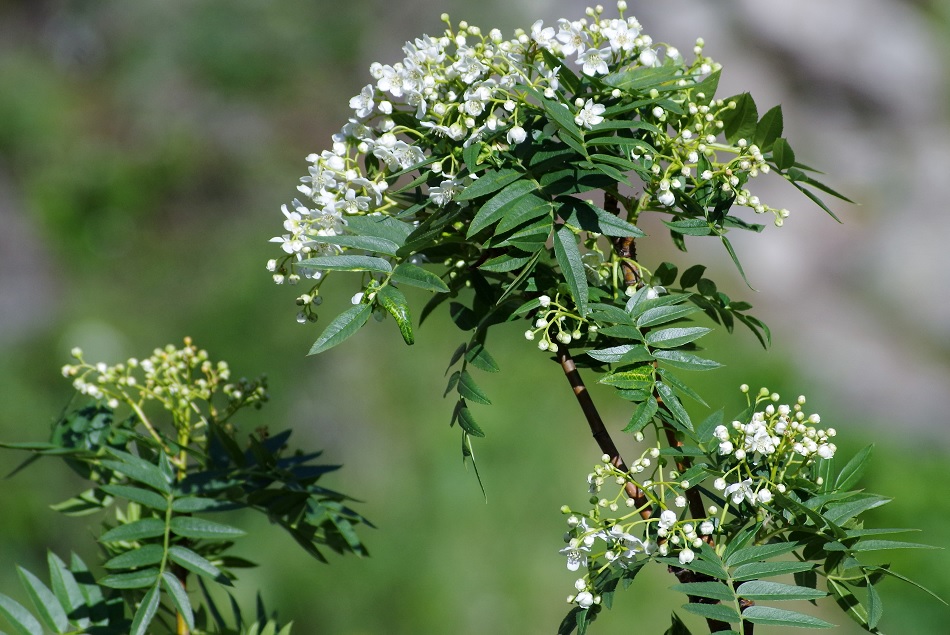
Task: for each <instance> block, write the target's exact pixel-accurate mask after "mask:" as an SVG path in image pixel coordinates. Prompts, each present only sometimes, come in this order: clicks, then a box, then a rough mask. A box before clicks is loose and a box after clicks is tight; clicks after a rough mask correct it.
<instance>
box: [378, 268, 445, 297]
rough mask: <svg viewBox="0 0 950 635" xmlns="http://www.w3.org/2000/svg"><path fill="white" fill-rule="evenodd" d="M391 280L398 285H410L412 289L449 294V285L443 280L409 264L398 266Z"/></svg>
mask: <svg viewBox="0 0 950 635" xmlns="http://www.w3.org/2000/svg"><path fill="white" fill-rule="evenodd" d="M390 280H392V281H393V282H395V283H397V284H408V285H409V286H411V287H418V288H419V289H426V290H428V291H437V292H438V293H448V291H449V287H448V285H447V284H445V282H443V281H442V278H440V277H439V276H437V275H435V274H434V273H432V272H430V271H426V270H425V269H423V268H422V267H419V266H416V265H414V264H411V263H408V262H403V263H400V264H399V265H397V266H396V269H395V270H394V271H393V275H392V277H391V278H390Z"/></svg>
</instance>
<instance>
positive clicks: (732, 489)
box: [723, 478, 755, 505]
mask: <svg viewBox="0 0 950 635" xmlns="http://www.w3.org/2000/svg"><path fill="white" fill-rule="evenodd" d="M723 494H725V495H726V496H732V504H733V505H738V504H739V503H741V502H742V501H743V499H747V500H748V501H749V502H750V503H751V502H752V501H754V500H755V492H753V491H752V479H748V478H747V479H746V480H744V481H741V482H739V483H733V484H732V485H729V486H728V487H726V489H725V490H724V491H723Z"/></svg>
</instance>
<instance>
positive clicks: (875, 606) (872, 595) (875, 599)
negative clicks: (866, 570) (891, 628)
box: [868, 584, 884, 628]
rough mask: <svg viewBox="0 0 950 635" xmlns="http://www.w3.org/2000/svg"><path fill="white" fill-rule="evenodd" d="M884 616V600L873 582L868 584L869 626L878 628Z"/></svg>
mask: <svg viewBox="0 0 950 635" xmlns="http://www.w3.org/2000/svg"><path fill="white" fill-rule="evenodd" d="M882 617H884V602H882V601H881V596H880V595H879V594H878V592H877V589H875V588H874V585H873V584H868V626H869V627H871V628H877V624H878V622H880V621H881V618H882Z"/></svg>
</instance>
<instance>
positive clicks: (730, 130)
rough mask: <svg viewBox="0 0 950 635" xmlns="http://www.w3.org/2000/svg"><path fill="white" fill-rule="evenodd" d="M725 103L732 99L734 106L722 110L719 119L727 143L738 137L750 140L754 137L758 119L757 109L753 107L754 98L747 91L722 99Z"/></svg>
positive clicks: (735, 140)
mask: <svg viewBox="0 0 950 635" xmlns="http://www.w3.org/2000/svg"><path fill="white" fill-rule="evenodd" d="M723 101H725V102H726V103H729V102H732V101H734V102H735V103H736V107H735V108H731V109H728V110H723V111H722V114H721V115H720V117H719V118H720V119H721V120H722V123H723V128H722V130H723V133H725V135H726V139H728V140H729V143H732V144H735V143H737V142H738V141H739V139H746V140H747V141H749V142H751V141H752V139H753V138H754V137H755V131H756V125H757V123H758V119H759V112H758V109H757V108H756V107H755V100H754V99H752V95H750V94H749V93H742V94H741V95H736V96H735V97H730V98H728V99H724V100H723Z"/></svg>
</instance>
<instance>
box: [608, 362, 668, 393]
mask: <svg viewBox="0 0 950 635" xmlns="http://www.w3.org/2000/svg"><path fill="white" fill-rule="evenodd" d="M654 381H655V379H654V375H653V365H652V364H640V365H639V366H636V367H635V368H633V369H630V370H621V371H617V372H614V373H610V374H609V375H604V376H603V377H601V378H600V379H599V380H598V383H600V384H606V385H607V386H613V387H614V388H621V389H624V390H631V389H643V390H652V389H653V383H654Z"/></svg>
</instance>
